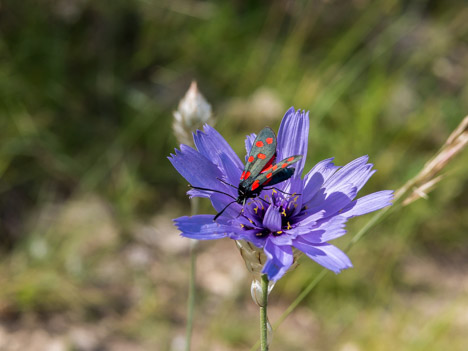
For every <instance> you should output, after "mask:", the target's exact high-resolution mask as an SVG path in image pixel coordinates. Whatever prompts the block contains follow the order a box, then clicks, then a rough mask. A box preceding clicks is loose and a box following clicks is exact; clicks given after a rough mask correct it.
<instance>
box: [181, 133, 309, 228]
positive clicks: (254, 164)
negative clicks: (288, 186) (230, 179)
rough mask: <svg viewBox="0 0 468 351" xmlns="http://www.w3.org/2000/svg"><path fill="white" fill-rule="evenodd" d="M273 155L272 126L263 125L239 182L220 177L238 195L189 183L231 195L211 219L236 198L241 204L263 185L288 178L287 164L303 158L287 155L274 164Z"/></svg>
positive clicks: (254, 195)
mask: <svg viewBox="0 0 468 351" xmlns="http://www.w3.org/2000/svg"><path fill="white" fill-rule="evenodd" d="M275 159H276V135H275V132H274V131H273V130H272V129H271V128H269V127H265V128H263V129H262V130H261V131H260V133H258V135H257V137H256V138H255V141H254V143H253V145H252V149H251V150H250V153H249V157H248V158H247V163H246V164H245V167H244V171H243V172H242V176H241V178H240V181H239V185H238V186H237V187H235V186H234V185H232V184H229V183H226V182H224V181H223V180H221V179H220V181H221V182H223V183H225V184H227V185H229V186H232V187H234V188H236V189H237V198H234V197H233V196H231V195H230V194H227V193H225V192H222V191H219V190H214V189H206V188H200V187H196V186H191V185H190V187H191V188H193V189H199V190H208V191H213V192H216V193H221V194H225V195H227V196H229V197H231V198H233V199H234V201H232V202H230V203H229V204H227V205H226V207H224V208H223V209H222V210H221V211H220V212H218V214H217V215H216V216H215V217H214V220H216V219H217V218H218V217H219V216H221V215H222V214H223V212H224V211H225V210H226V209H227V208H228V207H229V206H230V205H232V204H233V203H235V202H237V203H238V204H242V207H244V205H245V202H246V200H247V199H252V198H255V197H257V196H258V195H259V194H260V193H261V191H262V190H263V189H264V188H265V186H267V185H268V186H271V185H275V184H278V183H281V182H283V181H285V180H287V179H289V178H291V177H292V175H293V174H294V170H295V169H294V168H288V166H290V165H292V164H293V163H296V162H297V161H299V160H300V159H302V155H295V156H289V157H287V158H285V159H284V160H282V161H280V162H278V163H275V164H274V162H275Z"/></svg>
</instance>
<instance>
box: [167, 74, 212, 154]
mask: <svg viewBox="0 0 468 351" xmlns="http://www.w3.org/2000/svg"><path fill="white" fill-rule="evenodd" d="M205 123H208V124H213V123H214V119H213V113H212V110H211V105H210V104H209V103H208V101H206V99H205V98H204V97H203V95H202V94H201V93H200V91H199V90H198V87H197V82H195V81H193V82H192V84H191V85H190V88H189V90H187V93H186V94H185V96H184V97H183V98H182V100H180V102H179V106H178V108H177V111H174V124H173V128H174V134H175V136H176V138H177V140H178V141H179V142H180V143H181V144H186V145H193V140H192V133H193V132H195V131H196V130H197V129H200V128H201V127H202V126H203V125H204V124H205Z"/></svg>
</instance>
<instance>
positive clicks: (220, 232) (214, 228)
mask: <svg viewBox="0 0 468 351" xmlns="http://www.w3.org/2000/svg"><path fill="white" fill-rule="evenodd" d="M213 219H214V216H213V215H196V216H192V217H187V216H184V217H179V218H176V219H174V224H175V225H176V226H177V228H179V230H180V231H181V232H182V233H181V235H182V236H185V237H187V238H192V239H198V240H211V239H220V238H224V237H226V236H228V235H229V233H234V232H236V231H238V230H239V229H237V228H234V227H233V226H231V225H230V224H229V223H228V222H227V221H226V220H223V219H222V218H218V219H217V221H216V222H213Z"/></svg>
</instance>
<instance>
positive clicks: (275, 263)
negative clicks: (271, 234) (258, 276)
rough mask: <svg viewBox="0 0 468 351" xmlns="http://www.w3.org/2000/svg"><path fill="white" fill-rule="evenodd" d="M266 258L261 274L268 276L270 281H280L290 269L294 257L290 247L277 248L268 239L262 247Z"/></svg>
mask: <svg viewBox="0 0 468 351" xmlns="http://www.w3.org/2000/svg"><path fill="white" fill-rule="evenodd" d="M263 251H264V252H265V255H266V256H267V258H268V259H267V262H266V263H265V266H264V267H263V270H262V273H264V274H267V275H268V279H269V280H271V281H274V282H275V281H277V280H278V279H280V278H281V277H282V276H283V275H284V274H285V273H286V272H287V271H288V269H289V267H291V265H292V263H293V260H294V256H293V251H292V248H291V246H287V245H286V246H278V245H275V244H274V243H273V242H272V241H271V240H270V239H268V240H267V241H266V243H265V246H264V247H263Z"/></svg>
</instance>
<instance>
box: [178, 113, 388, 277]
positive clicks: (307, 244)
mask: <svg viewBox="0 0 468 351" xmlns="http://www.w3.org/2000/svg"><path fill="white" fill-rule="evenodd" d="M308 134H309V114H308V112H301V111H300V110H298V111H295V110H294V108H292V107H291V108H290V109H289V110H288V111H287V112H286V114H285V116H284V117H283V120H282V122H281V126H280V128H279V131H278V139H277V140H278V142H277V160H282V159H284V158H286V157H289V156H291V155H303V159H302V160H300V161H299V162H297V163H296V164H295V165H294V166H293V167H294V168H295V169H296V170H295V173H294V175H293V176H292V177H291V178H290V179H288V180H286V181H284V182H281V183H279V184H276V185H275V186H274V187H275V188H277V189H278V190H280V191H277V190H275V189H269V190H266V189H264V190H263V191H262V192H261V193H260V195H259V197H262V199H263V200H260V199H259V198H253V199H248V200H247V203H246V204H245V206H244V208H243V209H242V205H241V204H238V203H234V204H232V205H231V206H229V207H228V209H227V210H226V211H225V212H224V213H223V214H222V215H221V216H220V217H219V218H218V219H217V220H216V221H213V219H214V215H196V216H192V217H180V218H177V219H175V220H174V222H175V225H176V226H177V227H178V228H179V229H180V231H181V232H182V235H183V236H185V237H187V238H193V239H199V240H210V239H220V238H224V237H228V238H231V239H234V240H246V241H249V242H251V243H252V244H253V245H255V246H256V247H258V248H263V251H264V253H265V255H266V257H267V261H266V263H265V265H264V267H263V270H262V273H265V274H267V275H268V279H269V280H272V281H277V280H278V279H280V278H281V277H282V276H283V275H284V274H285V273H286V272H287V271H288V269H289V268H290V267H291V265H292V264H293V261H294V253H293V248H295V249H297V250H299V251H302V252H303V253H305V254H306V255H307V256H308V257H310V258H311V259H312V260H314V261H316V262H317V263H319V264H320V265H322V266H324V267H325V268H328V269H330V270H332V271H333V272H335V273H338V272H340V271H341V270H342V269H345V268H350V267H352V264H351V261H350V260H349V258H348V257H347V256H346V255H345V254H344V253H343V252H342V251H341V250H339V249H338V248H336V247H335V246H333V245H331V244H329V243H328V241H330V240H333V239H336V238H338V237H340V236H342V235H344V234H345V233H346V230H345V223H346V221H347V220H348V219H349V218H352V217H355V216H360V215H363V214H366V213H369V212H373V211H376V210H379V209H381V208H383V207H386V206H389V205H391V201H392V198H393V191H391V190H384V191H379V192H376V193H372V194H370V195H367V196H363V197H361V198H359V199H355V198H356V195H357V193H358V191H359V190H360V189H361V188H362V187H363V186H364V184H365V183H366V182H367V180H368V179H369V178H370V177H371V176H372V174H374V172H375V170H372V166H373V165H372V164H370V163H367V160H368V157H367V156H362V157H359V158H357V159H355V160H354V161H352V162H350V163H348V164H347V165H346V166H344V167H341V168H340V167H338V166H335V165H334V164H333V158H329V159H326V160H323V161H321V162H319V163H317V164H316V165H315V166H314V167H313V168H312V169H311V170H310V171H309V173H307V174H306V175H305V177H304V178H303V179H301V174H302V171H303V168H304V162H305V159H306V155H307V139H308ZM254 139H255V135H254V134H252V135H249V136H247V139H246V141H245V146H246V150H247V155H248V154H249V152H250V149H251V147H252V143H253V141H254ZM194 142H195V146H196V148H197V150H198V151H197V150H194V149H192V148H190V147H189V146H186V145H181V146H180V150H176V151H175V154H174V155H172V154H171V156H170V157H169V160H170V161H171V163H172V164H173V166H174V167H175V168H176V169H177V171H178V172H179V173H180V174H181V175H182V176H183V177H184V178H185V179H186V180H187V181H188V182H189V183H190V184H191V185H192V186H194V187H201V188H207V189H213V190H217V191H222V192H225V193H227V194H230V195H231V196H232V197H235V198H236V197H237V195H238V194H237V190H236V189H235V188H233V187H231V186H229V185H227V184H225V183H223V182H221V181H220V180H219V179H222V180H223V181H225V182H226V183H230V184H234V185H237V184H238V183H239V179H240V177H241V173H242V170H243V169H244V164H243V163H242V162H241V160H240V159H239V157H238V156H237V155H236V153H235V152H234V151H233V150H232V148H231V147H230V146H229V144H228V143H227V142H226V141H225V140H224V138H223V137H222V136H221V135H220V134H219V133H218V132H217V131H216V130H215V129H213V128H212V127H210V126H208V125H206V126H205V127H204V131H203V132H202V131H197V132H196V133H195V134H194ZM285 193H289V194H293V195H289V194H285ZM188 194H189V195H190V196H191V197H193V196H198V197H208V198H210V200H211V203H212V204H213V207H214V209H215V210H216V211H218V212H219V211H221V210H222V209H223V208H224V207H225V206H226V205H227V204H229V203H230V202H232V198H231V197H229V196H227V195H223V194H220V193H214V192H210V191H206V190H198V189H191V190H189V191H188Z"/></svg>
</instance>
